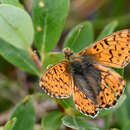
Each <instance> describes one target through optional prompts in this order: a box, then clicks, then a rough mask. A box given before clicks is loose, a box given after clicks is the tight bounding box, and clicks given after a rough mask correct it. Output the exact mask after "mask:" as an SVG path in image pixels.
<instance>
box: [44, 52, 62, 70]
mask: <svg viewBox="0 0 130 130" xmlns="http://www.w3.org/2000/svg"><path fill="white" fill-rule="evenodd" d="M63 59H64V55H63V54H62V53H60V52H59V53H56V52H51V53H46V55H45V60H44V62H43V70H45V69H47V68H48V67H49V66H51V65H54V64H56V63H57V62H60V61H62V60H63Z"/></svg>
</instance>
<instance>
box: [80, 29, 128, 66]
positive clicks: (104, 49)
mask: <svg viewBox="0 0 130 130" xmlns="http://www.w3.org/2000/svg"><path fill="white" fill-rule="evenodd" d="M78 54H79V55H86V56H89V57H91V58H92V59H93V60H95V61H97V62H99V63H101V64H103V65H107V66H111V67H116V68H122V67H124V66H126V65H127V64H128V63H129V62H130V30H122V31H119V32H115V33H113V34H111V35H108V36H106V37H104V38H103V39H102V40H99V41H97V42H95V43H94V44H92V45H91V46H89V47H87V48H85V49H83V50H81V51H80V52H79V53H78Z"/></svg>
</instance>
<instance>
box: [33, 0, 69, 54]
mask: <svg viewBox="0 0 130 130" xmlns="http://www.w3.org/2000/svg"><path fill="white" fill-rule="evenodd" d="M68 10H69V0H55V1H54V0H33V6H32V17H33V22H34V27H35V44H36V47H37V48H38V49H39V50H41V52H42V53H43V51H45V52H47V51H51V50H52V49H53V48H54V47H55V45H56V44H57V42H58V40H59V38H60V35H61V32H62V29H63V26H64V22H65V19H66V17H67V15H68Z"/></svg>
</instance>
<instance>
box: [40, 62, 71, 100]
mask: <svg viewBox="0 0 130 130" xmlns="http://www.w3.org/2000/svg"><path fill="white" fill-rule="evenodd" d="M71 81H72V80H71V75H70V68H69V66H68V61H67V60H65V61H62V62H59V63H57V64H55V65H53V66H52V67H50V68H49V69H47V70H46V71H45V72H44V74H43V75H42V77H41V80H40V86H41V87H42V88H43V89H44V91H45V92H46V93H47V94H49V95H51V96H53V97H56V98H67V97H69V96H70V95H71Z"/></svg>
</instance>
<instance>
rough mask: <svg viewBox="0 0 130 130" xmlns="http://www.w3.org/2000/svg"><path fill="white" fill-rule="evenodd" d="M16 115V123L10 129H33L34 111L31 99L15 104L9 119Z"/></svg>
mask: <svg viewBox="0 0 130 130" xmlns="http://www.w3.org/2000/svg"><path fill="white" fill-rule="evenodd" d="M14 117H16V118H17V120H16V123H15V125H14V127H13V129H12V130H33V128H34V124H35V111H34V107H33V104H32V102H31V101H27V102H21V103H19V104H17V106H16V107H15V109H14V110H13V112H12V113H11V116H10V119H12V118H14Z"/></svg>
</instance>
